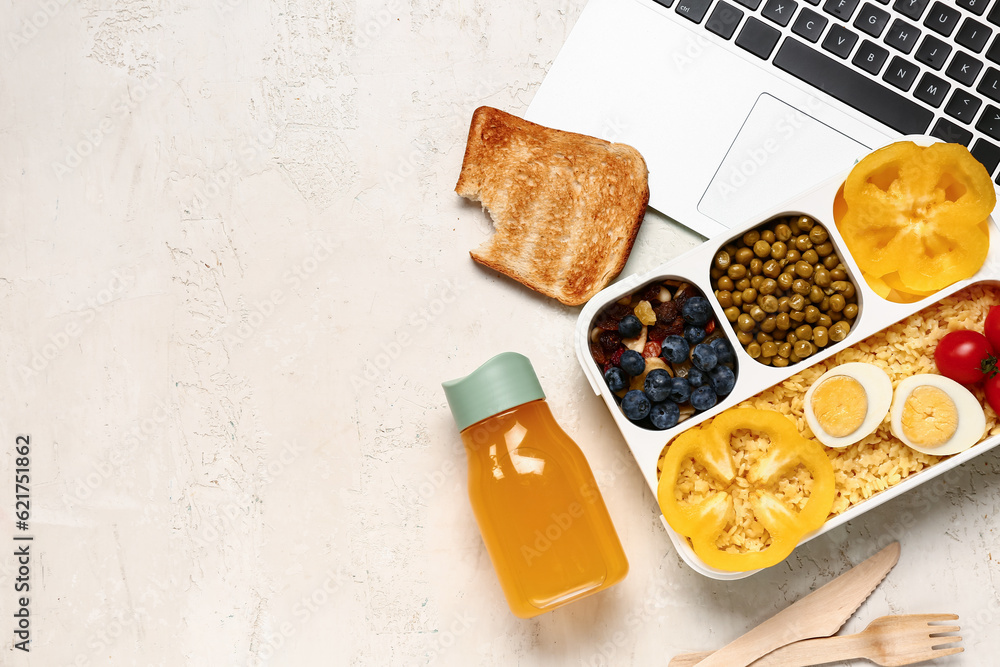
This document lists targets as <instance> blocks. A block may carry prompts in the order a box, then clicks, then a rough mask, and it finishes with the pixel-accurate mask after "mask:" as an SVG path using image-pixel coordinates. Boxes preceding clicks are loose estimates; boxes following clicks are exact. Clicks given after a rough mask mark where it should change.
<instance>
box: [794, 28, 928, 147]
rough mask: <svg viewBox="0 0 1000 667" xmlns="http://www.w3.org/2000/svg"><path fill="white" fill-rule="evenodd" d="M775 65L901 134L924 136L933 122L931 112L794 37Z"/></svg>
mask: <svg viewBox="0 0 1000 667" xmlns="http://www.w3.org/2000/svg"><path fill="white" fill-rule="evenodd" d="M774 64H775V66H776V67H777V68H778V69H781V70H784V71H785V72H788V73H789V74H791V75H792V76H794V77H796V78H797V79H801V80H802V81H805V82H806V83H808V84H810V85H812V86H815V87H816V88H819V89H820V90H822V91H823V92H825V93H827V94H828V95H830V96H832V97H835V98H837V99H838V100H840V101H841V102H843V103H844V104H847V105H849V106H851V107H854V108H855V109H857V110H858V111H860V112H862V113H864V114H867V115H868V116H871V117H872V118H874V119H875V120H877V121H879V122H880V123H884V124H885V125H888V126H889V127H891V128H892V129H894V130H896V131H897V132H900V133H901V134H923V133H924V132H925V131H926V130H927V128H928V127H929V126H930V124H931V120H932V119H933V118H934V114H933V113H932V112H931V110H930V109H926V108H924V107H922V106H920V105H919V104H917V103H916V102H914V101H912V100H909V99H907V98H905V97H903V96H902V95H899V94H898V93H895V92H893V91H892V90H890V89H888V88H886V87H885V86H883V85H882V84H880V83H877V82H875V81H872V80H871V79H869V78H868V77H867V76H866V75H864V74H861V73H860V72H858V71H857V70H854V69H852V68H851V67H849V66H848V65H844V64H842V63H840V62H838V61H836V60H834V59H833V58H830V57H828V56H825V55H823V54H822V53H821V52H819V51H816V50H814V49H812V48H811V47H809V46H806V45H805V44H803V43H802V42H800V41H799V40H797V39H794V38H792V37H788V38H786V39H785V41H784V42H782V44H781V48H780V49H778V53H777V55H775V56H774Z"/></svg>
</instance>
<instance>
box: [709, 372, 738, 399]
mask: <svg viewBox="0 0 1000 667" xmlns="http://www.w3.org/2000/svg"><path fill="white" fill-rule="evenodd" d="M708 384H709V385H710V386H711V387H712V389H714V390H715V393H716V394H718V395H719V396H726V395H727V394H729V392H731V391H732V390H733V387H734V386H736V374H735V373H733V369H732V368H730V367H729V366H716V367H715V368H713V369H712V370H711V371H709V373H708Z"/></svg>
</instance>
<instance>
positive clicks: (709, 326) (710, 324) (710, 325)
mask: <svg viewBox="0 0 1000 667" xmlns="http://www.w3.org/2000/svg"><path fill="white" fill-rule="evenodd" d="M713 331H715V320H709V322H708V324H706V325H705V333H712V332H713Z"/></svg>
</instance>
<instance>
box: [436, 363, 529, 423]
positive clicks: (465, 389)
mask: <svg viewBox="0 0 1000 667" xmlns="http://www.w3.org/2000/svg"><path fill="white" fill-rule="evenodd" d="M441 386H442V387H444V395H445V396H446V397H447V398H448V406H449V407H451V414H452V416H454V417H455V423H456V424H458V430H459V431H464V430H465V429H467V428H469V427H470V426H472V425H473V424H475V423H476V422H480V421H482V420H484V419H486V418H487V417H492V416H493V415H497V414H500V413H501V412H504V411H505V410H510V409H511V408H514V407H517V406H518V405H522V404H524V403H527V402H528V401H535V400H538V399H539V398H545V394H544V393H543V392H542V385H540V384H539V383H538V376H537V375H535V369H534V368H532V367H531V362H530V361H528V357H526V356H524V355H523V354H518V353H517V352H503V353H501V354H498V355H497V356H495V357H493V358H492V359H490V360H489V361H487V362H486V363H485V364H483V365H482V366H480V367H479V368H477V369H476V370H474V371H472V372H471V373H469V374H468V375H466V376H465V377H464V378H458V379H457V380H448V381H447V382H442V383H441Z"/></svg>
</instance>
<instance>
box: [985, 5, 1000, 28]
mask: <svg viewBox="0 0 1000 667" xmlns="http://www.w3.org/2000/svg"><path fill="white" fill-rule="evenodd" d="M986 20H987V21H989V22H990V23H992V24H993V25H1000V2H995V3H993V9H991V10H990V13H989V14H987V15H986Z"/></svg>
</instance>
